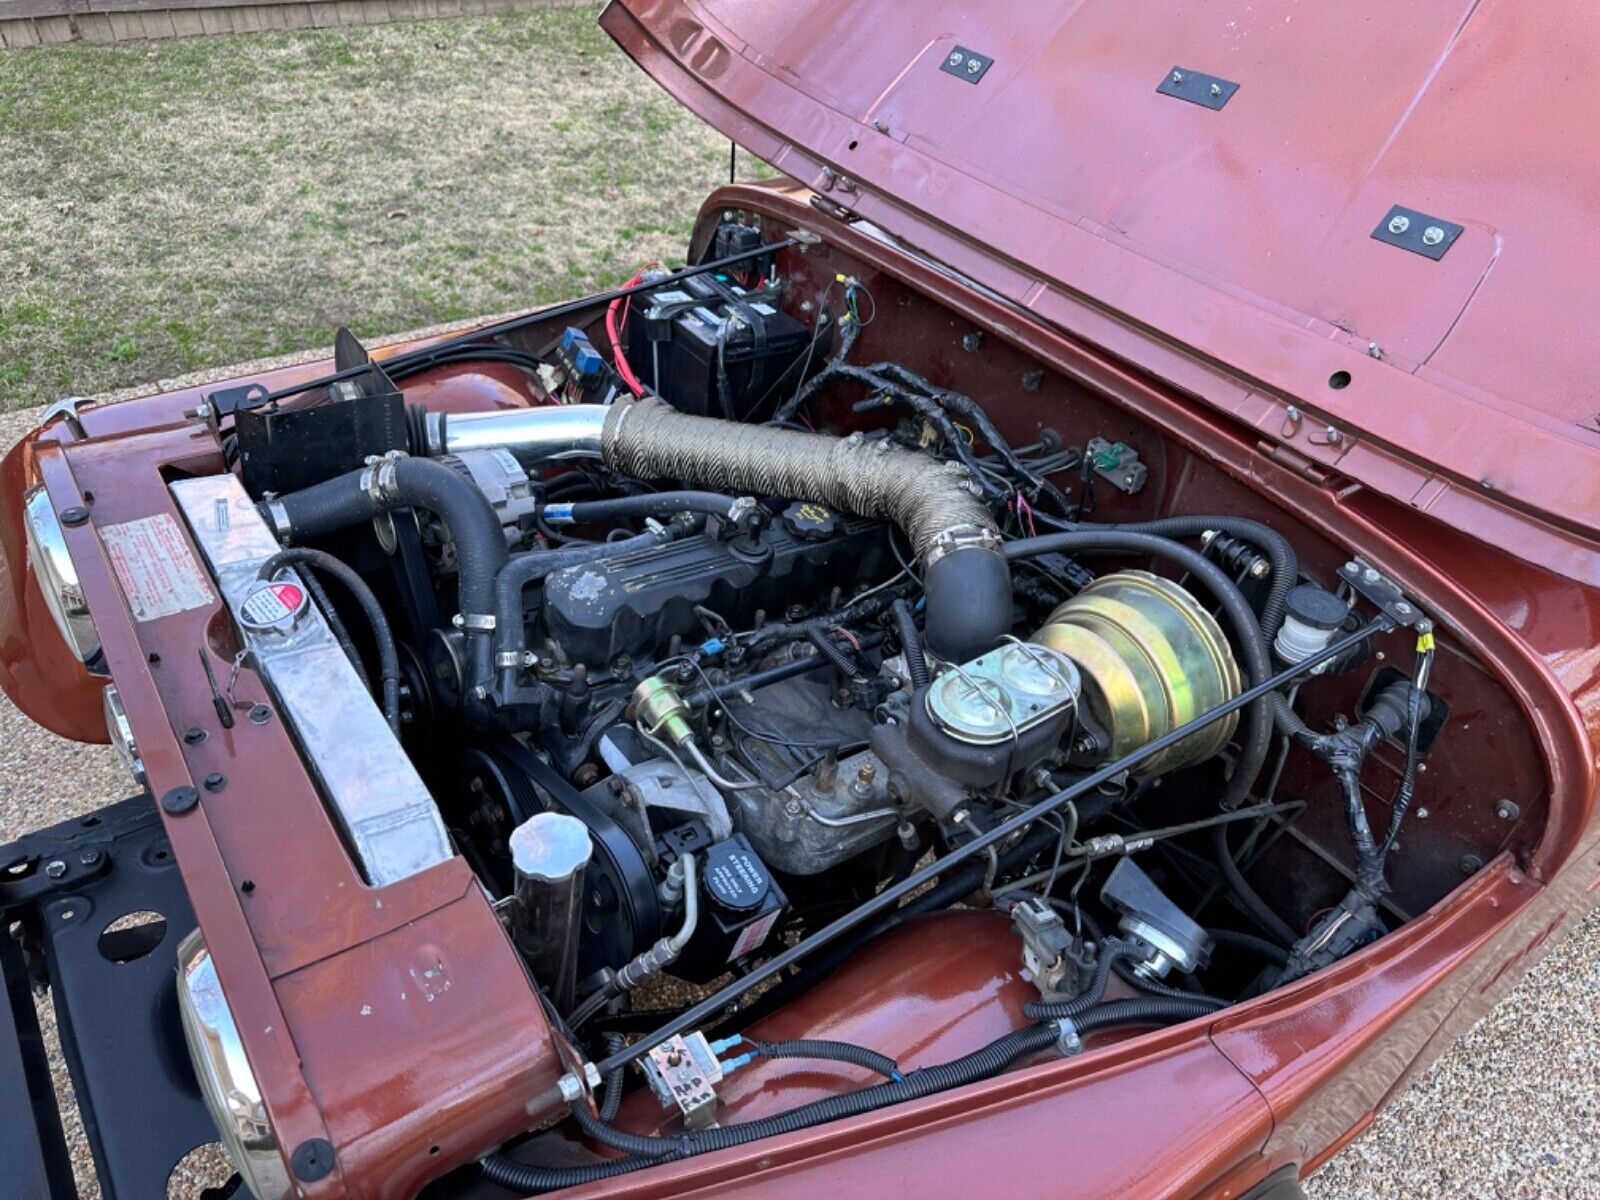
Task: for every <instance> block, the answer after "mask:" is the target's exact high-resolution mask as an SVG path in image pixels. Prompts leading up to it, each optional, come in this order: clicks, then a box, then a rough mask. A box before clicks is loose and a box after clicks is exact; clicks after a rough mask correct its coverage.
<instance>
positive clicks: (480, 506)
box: [267, 458, 507, 616]
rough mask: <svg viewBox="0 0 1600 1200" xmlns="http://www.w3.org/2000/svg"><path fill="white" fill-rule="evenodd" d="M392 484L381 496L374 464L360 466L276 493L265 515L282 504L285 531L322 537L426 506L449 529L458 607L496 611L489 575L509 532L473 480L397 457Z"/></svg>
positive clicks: (299, 537)
mask: <svg viewBox="0 0 1600 1200" xmlns="http://www.w3.org/2000/svg"><path fill="white" fill-rule="evenodd" d="M392 468H393V475H392V483H390V484H387V485H386V486H385V488H384V489H383V493H382V495H381V498H380V497H375V496H374V495H373V494H372V492H371V491H369V490H368V489H367V487H366V486H365V482H366V480H367V479H368V477H369V474H370V472H371V471H373V470H378V471H383V470H384V469H385V468H382V467H380V468H365V469H363V470H360V471H351V472H348V473H347V474H344V475H340V476H337V477H336V478H333V479H330V480H328V481H326V482H325V483H318V484H314V485H312V486H311V487H308V488H304V489H302V490H301V491H298V492H290V493H288V494H287V495H284V496H280V497H278V499H277V500H275V501H272V502H271V503H270V504H269V505H267V517H268V520H269V521H272V520H273V516H272V510H273V509H275V508H276V509H280V510H281V511H282V514H283V516H284V518H285V519H286V521H287V522H288V530H287V533H288V535H289V536H291V537H293V538H294V539H295V540H296V541H304V540H306V539H308V538H316V537H321V536H322V535H324V534H328V533H332V532H333V531H335V530H337V529H345V528H348V527H349V526H351V525H356V524H359V523H360V522H362V521H365V520H370V519H371V518H372V517H375V516H377V515H378V514H379V513H380V512H386V511H388V510H389V509H391V508H405V507H414V508H423V509H427V510H428V511H429V512H431V513H434V514H435V515H436V516H438V517H439V519H440V520H442V521H443V522H444V523H445V526H446V527H447V528H448V529H449V530H450V539H451V541H453V542H454V543H455V546H456V559H457V561H458V563H459V568H458V570H459V574H458V576H457V587H458V588H459V590H460V593H461V611H462V612H463V613H466V614H469V615H473V616H480V615H481V616H488V615H490V614H492V613H493V612H494V580H495V576H496V575H498V574H499V573H500V568H501V567H503V566H504V565H505V562H506V558H507V553H506V535H505V531H504V530H503V529H502V528H501V526H500V518H499V517H498V516H496V515H495V511H494V507H493V506H492V505H491V504H490V503H489V501H488V499H487V498H486V497H485V496H484V494H483V493H482V492H481V491H479V490H478V487H477V485H476V484H474V483H473V482H472V481H471V480H470V479H467V478H466V477H464V476H462V475H458V474H457V473H456V472H455V471H453V470H451V469H450V468H449V467H447V466H445V465H444V464H443V463H439V462H435V461H433V460H432V459H427V458H401V459H397V460H395V461H394V463H393V464H392Z"/></svg>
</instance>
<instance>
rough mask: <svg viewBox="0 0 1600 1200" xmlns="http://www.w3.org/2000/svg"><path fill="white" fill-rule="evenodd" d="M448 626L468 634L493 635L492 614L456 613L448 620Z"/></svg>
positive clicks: (493, 621)
mask: <svg viewBox="0 0 1600 1200" xmlns="http://www.w3.org/2000/svg"><path fill="white" fill-rule="evenodd" d="M450 624H452V625H454V626H455V627H456V628H457V629H464V630H466V631H467V632H468V633H493V632H494V628H495V619H494V614H492V613H457V614H456V615H455V616H453V617H451V618H450Z"/></svg>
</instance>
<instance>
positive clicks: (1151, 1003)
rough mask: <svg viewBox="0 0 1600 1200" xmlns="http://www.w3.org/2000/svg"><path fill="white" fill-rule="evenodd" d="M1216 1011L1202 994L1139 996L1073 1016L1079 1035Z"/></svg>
mask: <svg viewBox="0 0 1600 1200" xmlns="http://www.w3.org/2000/svg"><path fill="white" fill-rule="evenodd" d="M1216 1011H1217V1010H1216V1008H1215V1007H1214V1006H1213V1005H1212V1004H1211V1003H1210V1001H1208V1000H1204V999H1202V998H1201V997H1199V996H1194V997H1178V996H1140V997H1137V998H1135V999H1132V1000H1113V1001H1111V1002H1110V1003H1108V1004H1102V1005H1100V1006H1098V1007H1097V1008H1094V1009H1091V1010H1090V1011H1089V1012H1086V1013H1084V1014H1082V1015H1081V1016H1077V1017H1073V1018H1072V1027H1073V1028H1074V1029H1076V1030H1077V1031H1078V1036H1079V1037H1085V1036H1087V1035H1088V1034H1091V1033H1096V1032H1098V1031H1099V1030H1102V1029H1113V1028H1116V1027H1117V1026H1120V1025H1176V1024H1177V1023H1178V1022H1180V1021H1192V1020H1193V1019H1194V1018H1195V1017H1207V1016H1210V1015H1211V1014H1212V1013H1214V1012H1216Z"/></svg>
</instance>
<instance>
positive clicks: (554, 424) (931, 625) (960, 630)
mask: <svg viewBox="0 0 1600 1200" xmlns="http://www.w3.org/2000/svg"><path fill="white" fill-rule="evenodd" d="M425 427H426V431H427V442H428V452H429V453H430V454H435V455H438V454H455V453H459V452H460V451H462V450H468V449H472V450H485V449H504V450H508V451H510V452H511V453H512V454H513V455H514V456H515V457H516V458H517V459H518V461H520V462H522V463H524V464H530V465H531V464H538V463H543V462H554V461H560V460H562V459H569V458H598V459H600V460H601V461H603V462H604V463H605V464H606V465H607V466H609V467H612V468H614V469H616V470H619V471H624V472H627V473H628V474H631V475H637V476H639V477H640V478H643V479H673V480H680V481H682V482H684V483H689V484H694V485H696V486H699V487H708V488H715V489H718V490H720V491H725V492H729V493H731V494H735V495H755V496H782V497H785V498H787V499H793V500H811V501H815V502H817V503H820V504H827V505H831V506H832V507H834V508H837V509H839V510H840V511H842V512H848V513H853V514H855V515H856V516H861V517H877V518H880V519H884V520H888V521H892V522H894V523H895V524H896V525H898V526H899V527H900V528H901V529H902V530H904V532H905V534H906V536H907V538H909V539H910V541H911V546H912V549H913V551H914V552H915V554H916V557H917V558H918V559H920V560H921V562H922V564H923V569H924V571H925V576H924V587H925V590H926V592H927V600H928V611H927V632H926V635H925V636H926V642H927V646H928V649H929V650H931V651H932V652H933V653H934V654H936V655H938V656H939V657H940V658H943V659H945V660H947V661H951V662H965V661H967V660H968V659H971V658H975V657H977V656H978V655H979V654H982V653H983V652H984V651H985V650H988V649H989V648H990V647H991V646H993V645H994V644H995V642H997V641H998V640H999V639H1000V638H1001V636H1003V635H1004V634H1005V633H1006V632H1007V631H1008V630H1009V629H1010V627H1011V573H1010V568H1009V567H1008V566H1007V564H1006V560H1005V558H1004V557H1003V555H1002V554H1001V553H1000V541H1001V539H1000V531H999V527H998V526H997V525H996V523H995V520H994V517H993V515H992V514H991V513H990V512H989V509H988V508H987V507H986V506H985V505H984V503H983V501H982V500H981V499H980V498H979V497H978V495H977V494H976V488H975V486H974V484H973V482H972V480H971V478H970V477H969V475H968V474H967V471H966V468H965V467H963V466H961V465H960V464H959V463H954V462H944V463H940V462H935V461H933V460H932V459H930V458H929V457H928V456H927V455H926V454H922V453H919V452H917V451H914V450H907V449H905V448H903V447H900V446H896V445H894V444H892V443H890V442H888V441H886V440H869V439H868V438H866V437H864V436H863V435H862V434H860V433H852V434H850V435H848V436H847V437H842V438H841V437H834V436H831V435H827V434H818V433H805V432H802V431H800V430H793V429H779V428H773V427H770V426H765V425H744V424H740V423H738V422H735V421H725V420H722V419H720V418H717V417H698V416H693V415H690V414H688V413H682V412H679V411H678V410H677V409H675V408H673V407H671V406H670V405H667V404H663V403H662V402H661V401H659V400H654V399H644V400H637V401H632V402H627V403H619V404H614V405H594V404H571V405H552V406H550V407H547V408H532V409H519V410H507V411H500V412H488V413H471V414H455V413H452V414H444V413H433V412H430V413H428V414H427V416H426V419H425Z"/></svg>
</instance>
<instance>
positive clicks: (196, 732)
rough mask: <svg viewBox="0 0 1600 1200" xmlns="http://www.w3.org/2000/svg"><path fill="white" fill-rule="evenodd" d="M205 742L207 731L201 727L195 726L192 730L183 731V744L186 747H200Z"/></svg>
mask: <svg viewBox="0 0 1600 1200" xmlns="http://www.w3.org/2000/svg"><path fill="white" fill-rule="evenodd" d="M205 740H206V731H205V730H204V729H201V728H200V727H199V726H195V727H193V728H191V729H185V730H184V731H183V744H184V745H186V746H198V745H199V744H200V743H201V742H203V741H205Z"/></svg>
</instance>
